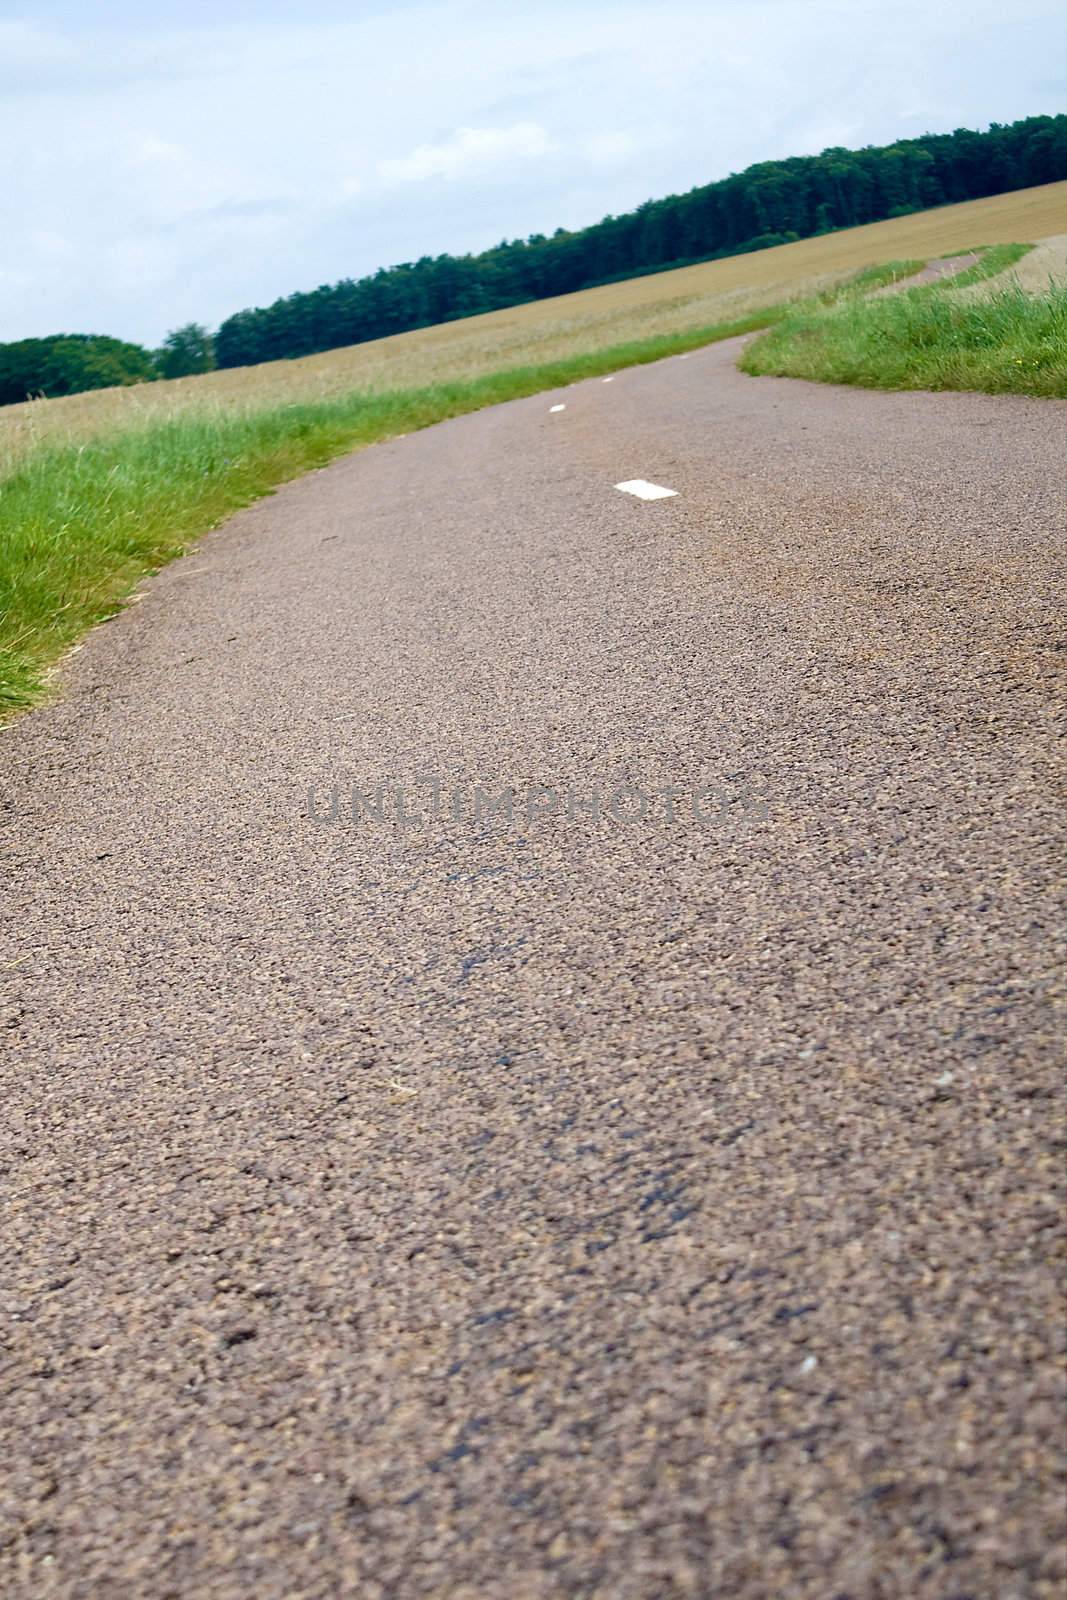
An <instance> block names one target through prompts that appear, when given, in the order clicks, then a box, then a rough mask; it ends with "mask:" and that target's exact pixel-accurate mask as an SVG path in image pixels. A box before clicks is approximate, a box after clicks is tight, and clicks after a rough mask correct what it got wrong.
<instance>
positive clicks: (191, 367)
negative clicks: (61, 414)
mask: <svg viewBox="0 0 1067 1600" xmlns="http://www.w3.org/2000/svg"><path fill="white" fill-rule="evenodd" d="M214 365H215V341H214V339H213V338H212V336H211V334H210V333H208V331H207V329H206V328H204V327H201V325H200V324H199V323H198V322H189V323H186V325H185V327H184V328H175V329H174V330H173V331H172V332H171V333H168V334H167V337H166V338H165V339H164V341H163V344H162V346H161V348H160V349H158V350H146V349H145V347H144V345H140V344H130V343H129V342H128V341H127V340H125V339H111V338H109V337H108V336H107V335H106V334H102V333H53V334H50V335H49V336H48V337H46V338H44V339H17V340H15V341H14V343H12V344H0V406H7V405H15V404H17V403H18V401H20V400H34V399H37V398H38V397H43V398H46V399H54V398H55V397H56V396H57V395H64V394H81V393H82V391H83V390H85V389H111V388H114V387H115V386H116V385H119V384H129V383H150V382H151V381H152V380H153V379H154V378H185V377H189V376H191V375H192V374H193V373H195V372H210V371H211V370H212V368H213V367H214Z"/></svg>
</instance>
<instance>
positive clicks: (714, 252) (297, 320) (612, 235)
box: [0, 115, 1067, 404]
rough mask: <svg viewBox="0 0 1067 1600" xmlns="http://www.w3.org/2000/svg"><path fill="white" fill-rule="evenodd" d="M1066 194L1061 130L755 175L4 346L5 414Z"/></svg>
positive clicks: (772, 165)
mask: <svg viewBox="0 0 1067 1600" xmlns="http://www.w3.org/2000/svg"><path fill="white" fill-rule="evenodd" d="M1061 178H1067V116H1063V115H1061V116H1055V117H1027V118H1025V119H1023V120H1022V121H1020V122H1013V123H1010V124H1001V123H992V124H991V125H990V127H989V128H988V129H986V130H985V131H984V132H979V131H975V130H972V129H969V128H957V129H956V131H955V132H954V133H946V134H924V135H923V136H922V137H921V138H918V139H904V140H899V141H898V142H897V143H895V144H891V145H885V146H880V147H875V146H868V147H867V148H865V149H862V150H846V149H843V148H834V149H830V150H824V151H823V152H822V154H821V155H818V156H792V157H789V158H788V159H786V160H784V161H761V162H757V163H756V164H755V165H754V166H751V167H747V168H746V169H745V171H744V172H741V173H734V174H731V176H730V177H728V178H722V179H720V180H718V181H717V182H715V183H709V184H704V185H703V186H702V187H700V188H696V189H691V190H689V192H688V193H686V194H681V195H669V196H668V197H667V198H666V199H663V200H648V201H646V202H645V203H644V204H643V205H640V206H638V207H637V209H636V210H634V211H630V212H627V213H625V214H624V215H622V216H618V217H612V216H609V217H605V218H604V220H603V221H602V222H597V223H594V224H593V225H592V226H590V227H588V228H580V229H577V230H574V231H567V230H566V229H564V228H557V229H556V231H555V233H554V234H552V235H551V236H548V235H545V234H536V233H535V234H531V236H530V237H529V238H528V239H514V240H511V241H508V240H504V241H503V242H502V243H501V244H499V245H496V246H495V247H494V248H493V249H491V250H484V251H482V252H481V253H480V254H478V255H464V256H452V255H439V256H423V257H421V259H420V260H418V261H414V262H407V263H404V264H402V265H400V266H393V267H382V268H380V269H379V270H378V271H377V272H375V273H372V274H370V275H369V276H368V277H364V278H359V279H352V278H343V279H342V280H341V281H340V282H339V283H335V284H324V285H322V286H321V287H319V288H317V289H312V290H308V291H304V292H300V293H296V294H291V295H287V296H285V297H284V298H283V299H281V300H276V301H275V302H274V303H273V305H269V306H265V307H259V308H256V309H253V310H247V311H238V312H236V313H235V314H234V315H233V316H231V317H227V318H226V320H225V322H223V324H222V326H221V327H220V328H219V330H218V332H217V333H216V334H215V335H214V338H212V336H211V335H210V334H209V333H208V332H207V330H206V329H205V328H203V327H201V326H200V325H199V324H197V323H190V324H188V325H187V326H186V327H184V328H179V329H176V330H175V331H174V332H172V333H170V334H168V336H167V339H166V341H165V342H164V345H163V348H162V349H161V350H158V351H154V352H153V351H148V350H145V349H143V348H142V347H141V346H140V345H131V344H126V343H124V342H123V341H121V340H117V339H106V338H103V337H97V336H92V335H85V334H64V335H56V336H55V337H53V338H51V339H24V340H21V341H19V342H18V343H17V344H11V345H0V404H5V403H9V402H10V401H12V400H22V399H24V398H27V397H28V396H30V395H36V394H45V395H53V394H71V393H74V392H76V391H77V390H79V389H88V388H100V387H103V386H105V385H109V384H115V383H141V382H145V381H147V380H149V379H151V378H157V377H168V378H169V377H181V376H184V375H185V374H187V373H193V372H205V371H209V370H210V369H211V367H212V366H214V365H216V364H217V365H218V366H220V367H238V366H248V365H252V364H254V363H256V362H259V361H275V360H278V359H280V358H287V357H296V356H305V355H312V354H314V353H315V352H317V351H320V350H332V349H335V348H337V347H338V346H341V345H350V344H361V343H363V342H364V341H366V340H368V339H380V338H383V337H384V336H386V335H387V334H392V333H403V332H406V331H407V330H408V329H411V328H424V327H428V326H430V325H431V324H433V323H437V322H448V321H451V320H453V319H455V318H457V317H469V316H473V315H475V314H476V313H478V312H480V311H492V310H495V309H497V308H499V307H503V306H513V305H519V304H521V303H523V302H524V301H529V300H540V299H544V298H546V297H547V296H550V295H557V294H567V293H569V292H571V291H572V290H575V289H585V288H590V287H592V286H593V285H594V284H598V283H606V282H611V281H612V280H615V279H619V278H628V277H636V276H638V275H640V274H642V273H647V272H657V271H662V270H664V269H665V268H668V267H672V266H683V265H687V264H690V263H692V262H697V261H709V260H715V259H716V258H718V257H721V256H728V255H738V254H742V253H744V252H747V251H750V250H761V249H766V248H768V247H769V246H771V245H776V244H785V243H788V242H790V241H792V240H794V239H803V238H810V237H811V236H813V235H816V234H821V233H829V232H832V231H833V230H834V229H837V228H852V227H856V226H857V225H858V224H860V223H864V222H877V221H880V220H881V219H883V218H885V217H899V216H904V215H907V214H908V213H909V212H912V211H923V210H926V209H927V208H928V207H930V206H938V205H947V204H952V203H953V202H955V201H960V200H975V199H980V198H982V197H984V196H986V195H992V194H1001V193H1005V192H1007V191H1009V190H1012V189H1025V188H1029V187H1031V186H1032V185H1034V184H1041V183H1053V182H1055V181H1057V180H1059V179H1061Z"/></svg>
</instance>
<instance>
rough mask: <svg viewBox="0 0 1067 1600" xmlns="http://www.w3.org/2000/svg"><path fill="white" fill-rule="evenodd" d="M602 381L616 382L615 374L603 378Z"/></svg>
mask: <svg viewBox="0 0 1067 1600" xmlns="http://www.w3.org/2000/svg"><path fill="white" fill-rule="evenodd" d="M600 381H601V383H614V382H615V374H614V373H612V375H611V377H610V378H601V380H600Z"/></svg>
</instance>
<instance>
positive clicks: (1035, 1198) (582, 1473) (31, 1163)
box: [0, 345, 1067, 1600]
mask: <svg viewBox="0 0 1067 1600" xmlns="http://www.w3.org/2000/svg"><path fill="white" fill-rule="evenodd" d="M736 353H737V352H736V347H733V346H731V345H720V346H717V347H715V348H713V349H711V350H708V351H704V352H701V353H698V354H694V355H692V356H691V357H690V358H688V359H685V358H682V359H676V360H672V361H667V362H664V363H661V364H660V365H657V366H655V367H648V368H645V369H642V370H639V371H630V372H625V373H620V374H618V375H617V377H616V379H615V380H614V382H613V383H612V384H611V385H610V386H606V385H605V384H604V383H603V382H602V381H596V380H594V381H590V382H588V383H585V384H581V385H577V386H575V387H573V388H571V389H568V390H565V391H563V392H561V393H559V394H550V395H539V396H536V397H534V398H533V399H530V400H524V401H521V402H516V403H514V404H511V405H507V406H503V407H500V408H498V409H495V410H492V411H487V412H483V413H481V414H478V415H475V416H470V417H466V418H462V419H459V420H456V421H453V422H450V423H447V424H445V425H443V426H441V427H438V428H435V429H432V430H430V431H428V432H425V433H422V434H419V435H417V436H412V437H409V438H404V439H399V440H396V441H394V442H392V443H390V444H387V445H382V446H378V447H376V448H374V449H370V450H367V451H365V452H364V453H362V454H360V455H356V456H354V457H351V458H349V459H347V460H344V461H342V462H340V463H338V464H336V465H334V466H332V467H330V468H329V469H327V470H326V471H323V472H320V473H317V474H314V475H312V476H310V477H308V478H306V479H304V480H302V481H300V482H298V483H295V484H292V485H290V486H288V487H287V488H285V489H283V490H282V491H281V492H280V493H279V494H278V495H277V496H276V497H274V498H272V499H271V500H269V501H264V502H261V503H260V504H259V505H257V506H255V507H252V508H251V509H249V510H248V511H246V512H244V513H242V514H241V515H240V516H238V517H237V518H235V519H234V520H233V521H232V522H231V523H230V524H229V525H228V526H227V527H225V528H223V529H220V530H219V531H217V532H216V533H214V534H212V535H211V536H210V537H208V538H207V539H206V540H204V542H203V543H202V544H201V545H200V546H199V547H198V549H196V550H195V551H194V552H193V553H192V554H191V555H189V556H188V557H187V558H186V559H185V560H184V561H182V562H180V563H177V564H175V565H174V566H172V567H170V568H169V569H167V570H166V571H165V572H163V573H162V574H161V575H160V576H159V577H158V578H157V579H155V580H153V581H152V582H151V583H150V584H148V585H147V586H146V590H145V594H144V598H143V600H142V602H141V603H140V604H138V605H137V606H135V607H134V608H132V609H131V610H129V611H128V612H126V613H125V614H124V615H123V616H121V617H120V618H118V619H116V620H115V621H113V622H111V623H110V624H108V625H107V626H106V627H104V628H101V629H99V630H97V632H96V633H95V634H94V635H93V636H92V637H91V638H90V639H89V641H88V643H87V645H86V646H85V648H84V649H83V650H82V651H81V652H80V653H79V654H77V655H76V656H75V657H74V658H73V659H72V660H71V661H70V662H69V664H68V666H67V669H66V671H65V675H64V694H63V696H62V698H60V699H59V700H58V701H57V702H56V703H55V704H53V705H52V706H51V707H50V708H47V709H45V710H42V711H38V712H37V713H35V714H33V715H31V716H28V717H26V718H23V719H22V720H21V721H20V722H18V723H17V724H16V725H14V726H13V727H11V728H10V729H9V730H8V731H6V732H5V733H4V734H3V735H2V736H0V767H2V770H3V775H4V788H3V794H4V806H5V810H4V813H3V815H4V824H5V850H6V865H5V874H4V878H5V890H4V893H5V896H6V900H7V912H6V915H5V917H4V931H3V941H2V945H0V1025H2V1037H3V1040H4V1045H5V1047H4V1051H3V1066H2V1069H0V1070H2V1079H3V1082H2V1092H3V1102H2V1103H3V1116H2V1118H0V1181H2V1187H3V1219H2V1238H0V1283H2V1293H3V1303H4V1310H3V1341H4V1344H3V1367H2V1378H0V1450H2V1453H0V1463H2V1465H0V1592H2V1593H3V1594H4V1595H5V1596H18V1597H19V1600H22V1597H24V1596H25V1597H32V1600H38V1597H49V1600H51V1597H63V1600H75V1597H79V1600H80V1597H91V1600H97V1597H105V1600H128V1597H145V1600H165V1597H178V1600H206V1597H207V1600H332V1597H335V1596H352V1597H358V1600H394V1597H396V1600H409V1597H410V1600H419V1597H424V1596H432V1597H441V1600H542V1597H545V1600H548V1597H551V1600H557V1597H558V1600H681V1597H698V1600H712V1597H714V1600H723V1597H743V1600H794V1597H804V1600H1031V1597H1042V1600H1045V1597H1047V1600H1053V1597H1055V1600H1062V1595H1063V1592H1064V1591H1063V1581H1064V1554H1063V1544H1062V1535H1063V1520H1062V1519H1063V1508H1064V1482H1063V1477H1062V1472H1063V1468H1064V1461H1065V1457H1067V1439H1065V1412H1064V1390H1063V1364H1062V1359H1063V1346H1064V1302H1063V1298H1062V1278H1061V1277H1060V1276H1059V1275H1058V1267H1057V1262H1058V1261H1059V1263H1060V1264H1061V1265H1062V1254H1061V1255H1059V1256H1057V1245H1058V1244H1059V1245H1060V1246H1061V1247H1062V1236H1063V1230H1062V1223H1063V1209H1062V1194H1061V1193H1060V1186H1061V1183H1062V1179H1063V1176H1064V1121H1063V1116H1062V1103H1061V1098H1060V1097H1061V1091H1062V1087H1063V1075H1062V1071H1061V1067H1060V1064H1059V1060H1058V1056H1057V1039H1058V1036H1059V1037H1062V1009H1061V1010H1059V1011H1058V1010H1057V999H1058V997H1059V1000H1060V1002H1061V1003H1062V988H1060V989H1058V988H1057V985H1058V982H1059V979H1060V978H1061V976H1062V972H1063V943H1062V941H1063V933H1062V929H1063V920H1062V908H1061V907H1060V906H1059V905H1058V904H1057V888H1058V883H1057V879H1058V870H1059V866H1060V864H1061V862H1062V858H1063V857H1062V852H1063V833H1064V828H1063V785H1062V764H1060V765H1058V764H1057V749H1058V748H1059V749H1062V745H1060V746H1059V747H1058V746H1057V743H1056V727H1057V722H1056V719H1057V715H1058V713H1059V712H1060V711H1061V710H1062V705H1063V699H1062V682H1063V670H1064V664H1065V662H1067V653H1065V649H1067V621H1065V618H1067V593H1065V586H1064V581H1063V567H1062V564H1061V558H1062V530H1063V524H1064V479H1063V470H1062V469H1063V457H1064V452H1063V443H1064V424H1065V420H1067V407H1065V406H1063V405H1061V404H1058V403H1055V402H1028V401H1025V400H1017V399H1003V400H1001V399H994V398H987V397H981V396H971V395H944V396H932V395H923V394H908V395H891V394H866V393H858V392H850V391H847V390H844V389H836V388H821V387H811V386H807V385H803V384H796V383H789V382H785V381H778V380H771V379H758V380H755V379H750V378H746V377H743V376H741V375H739V374H738V373H737V372H736V371H734V369H733V365H732V363H733V360H734V359H735V357H736ZM560 404H562V405H563V406H564V407H565V409H564V410H563V411H555V412H553V411H551V410H550V407H551V406H553V405H560ZM642 479H643V480H647V481H648V482H650V483H652V484H654V485H657V486H659V487H662V488H669V489H673V490H674V491H676V492H675V494H674V495H672V496H670V497H663V498H660V499H655V500H649V501H645V500H641V499H638V498H635V497H634V495H633V494H630V493H626V492H622V491H620V490H619V489H617V488H616V487H615V485H617V484H619V483H628V482H632V481H635V480H642ZM1058 546H1059V549H1058V548H1057V547H1058ZM379 786H383V787H382V788H381V792H380V793H379ZM353 789H355V790H356V791H357V794H356V800H355V815H353V799H352V795H353ZM507 789H510V790H511V791H512V793H513V797H514V798H513V811H512V815H511V816H510V818H509V816H508V814H507V809H506V799H502V798H501V793H502V791H504V790H507ZM309 791H310V803H309ZM360 796H362V797H363V798H362V799H361V798H360ZM364 802H366V803H364ZM490 802H497V803H495V804H491V803H490ZM401 812H402V815H401ZM435 812H436V815H435V814H434V813H435ZM1057 941H1059V942H1058V943H1057Z"/></svg>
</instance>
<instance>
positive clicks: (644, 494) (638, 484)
mask: <svg viewBox="0 0 1067 1600" xmlns="http://www.w3.org/2000/svg"><path fill="white" fill-rule="evenodd" d="M615 487H616V489H621V490H622V492H623V494H635V495H636V496H637V498H638V499H639V500H666V498H667V496H668V495H669V494H677V493H678V491H677V489H664V488H662V487H661V485H660V484H658V483H649V481H648V479H647V478H628V479H627V480H626V482H625V483H617V484H616V485H615Z"/></svg>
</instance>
